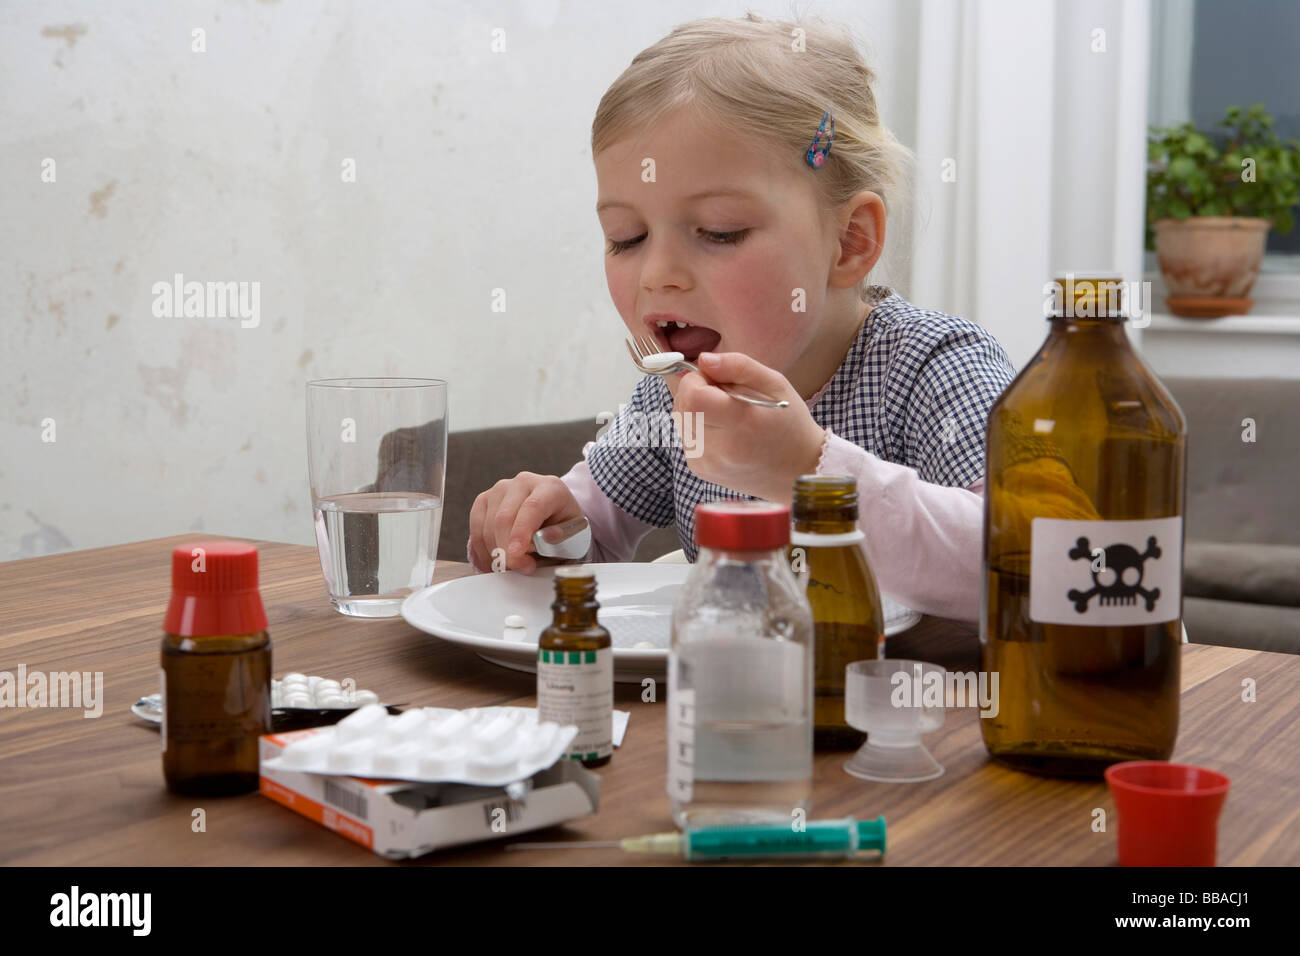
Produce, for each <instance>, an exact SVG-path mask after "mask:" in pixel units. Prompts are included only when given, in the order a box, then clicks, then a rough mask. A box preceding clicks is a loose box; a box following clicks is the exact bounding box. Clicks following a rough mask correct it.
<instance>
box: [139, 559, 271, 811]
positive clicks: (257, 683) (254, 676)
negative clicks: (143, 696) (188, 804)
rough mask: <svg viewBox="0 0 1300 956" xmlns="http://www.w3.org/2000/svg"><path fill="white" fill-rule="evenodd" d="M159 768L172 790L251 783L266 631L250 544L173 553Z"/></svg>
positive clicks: (265, 711)
mask: <svg viewBox="0 0 1300 956" xmlns="http://www.w3.org/2000/svg"><path fill="white" fill-rule="evenodd" d="M163 631H164V632H165V633H164V634H163V639H162V672H161V678H162V697H163V721H162V758H163V777H164V778H165V779H166V781H167V788H168V789H169V790H171V791H172V792H174V793H183V794H191V795H197V796H221V795H224V794H233V793H246V792H248V791H250V790H256V789H257V786H258V738H259V737H261V736H262V735H263V734H269V733H270V732H271V638H270V636H269V635H268V634H267V632H266V610H265V609H264V608H263V607H262V597H261V595H260V594H259V593H258V590H257V548H256V547H254V546H253V545H251V544H243V543H240V542H236V541H208V542H200V543H199V544H193V545H188V544H187V545H181V546H179V547H177V548H176V549H175V550H174V551H173V552H172V595H171V602H170V603H169V604H168V605H167V616H166V618H165V619H164V621H163Z"/></svg>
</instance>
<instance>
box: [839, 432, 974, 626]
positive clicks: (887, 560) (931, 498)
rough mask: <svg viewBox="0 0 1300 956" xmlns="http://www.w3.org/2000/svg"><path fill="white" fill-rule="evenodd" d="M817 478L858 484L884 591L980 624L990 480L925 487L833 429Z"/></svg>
mask: <svg viewBox="0 0 1300 956" xmlns="http://www.w3.org/2000/svg"><path fill="white" fill-rule="evenodd" d="M826 432H827V437H826V444H825V445H824V446H823V449H822V459H821V462H820V464H819V465H818V468H817V473H818V474H822V475H851V476H853V477H854V478H855V479H857V483H858V527H859V528H861V529H862V532H863V534H865V535H866V540H865V541H864V542H863V547H864V548H865V549H866V553H867V561H868V563H870V565H871V570H872V572H873V573H874V574H875V576H876V583H877V584H878V585H879V587H880V590H882V591H885V592H887V593H888V594H889V595H890V596H891V597H893V598H894V599H896V600H898V601H900V602H902V603H903V604H905V605H907V606H908V607H910V608H913V609H914V610H917V611H920V612H922V613H923V614H934V615H938V616H940V617H947V618H953V619H955V620H961V621H975V620H978V619H979V608H980V587H981V567H982V563H981V562H982V558H981V555H982V553H983V550H982V549H983V544H982V542H983V536H984V499H983V497H982V493H983V488H984V479H983V478H982V477H981V478H980V479H979V480H978V481H976V482H975V483H974V484H972V485H970V486H969V487H968V488H950V487H945V486H943V485H935V484H931V483H929V482H927V481H922V480H921V478H920V476H918V475H917V473H916V469H914V468H908V467H907V466H906V465H896V464H894V463H893V462H888V461H883V460H881V459H880V458H877V457H876V456H875V455H873V454H871V453H870V452H868V451H867V450H865V449H864V448H860V447H859V446H857V445H855V444H853V443H852V442H850V441H848V440H846V439H844V438H841V437H840V436H839V435H836V434H835V433H834V432H832V431H831V430H830V429H827V430H826Z"/></svg>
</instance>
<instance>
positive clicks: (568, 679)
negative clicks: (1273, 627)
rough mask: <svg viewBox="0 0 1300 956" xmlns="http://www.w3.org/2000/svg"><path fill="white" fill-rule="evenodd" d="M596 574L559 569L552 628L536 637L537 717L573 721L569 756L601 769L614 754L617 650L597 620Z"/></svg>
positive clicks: (574, 567) (572, 567) (568, 567)
mask: <svg viewBox="0 0 1300 956" xmlns="http://www.w3.org/2000/svg"><path fill="white" fill-rule="evenodd" d="M599 609H600V605H599V604H598V603H597V601H596V576H595V575H594V574H593V573H592V572H591V571H590V570H588V569H586V568H584V567H581V566H577V565H566V566H563V567H560V568H557V569H556V572H555V601H554V603H552V604H551V610H552V612H553V616H552V620H551V626H550V627H548V628H546V629H545V630H544V631H542V633H541V635H540V636H539V637H538V639H537V717H538V720H541V721H554V722H555V723H558V724H561V725H564V724H575V725H576V726H577V727H578V735H577V736H576V737H575V738H574V739H573V742H572V743H570V744H569V748H568V751H567V752H566V754H565V756H566V757H568V758H569V759H572V760H580V761H581V762H582V764H583V766H585V767H602V766H604V765H605V764H607V763H609V760H610V757H611V756H612V754H613V752H614V744H613V732H614V727H613V719H614V650H613V647H612V645H611V644H610V639H609V631H607V630H605V628H603V627H601V626H600V624H599V623H598V622H597V620H596V612H597V611H598V610H599Z"/></svg>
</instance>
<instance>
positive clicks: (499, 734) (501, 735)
mask: <svg viewBox="0 0 1300 956" xmlns="http://www.w3.org/2000/svg"><path fill="white" fill-rule="evenodd" d="M514 736H515V722H514V721H513V720H511V719H510V718H509V717H505V716H501V717H497V718H496V719H495V720H493V721H492V722H491V723H490V724H487V725H486V726H484V727H480V728H478V730H477V732H476V733H475V735H474V742H475V743H476V744H477V745H478V749H479V751H480V752H481V753H483V754H493V753H497V752H499V751H501V750H503V749H504V748H505V746H506V745H507V744H509V743H510V741H511V740H512V739H514Z"/></svg>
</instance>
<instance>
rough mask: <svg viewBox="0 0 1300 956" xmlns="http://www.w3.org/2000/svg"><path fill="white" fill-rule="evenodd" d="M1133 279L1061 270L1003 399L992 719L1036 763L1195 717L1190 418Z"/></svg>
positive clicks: (1074, 771)
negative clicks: (1189, 609) (1187, 683)
mask: <svg viewBox="0 0 1300 956" xmlns="http://www.w3.org/2000/svg"><path fill="white" fill-rule="evenodd" d="M1117 282H1118V280H1111V279H1106V278H1100V277H1098V278H1095V279H1093V280H1087V279H1083V278H1074V279H1072V280H1068V279H1061V280H1057V282H1056V283H1055V286H1056V289H1055V296H1056V300H1055V307H1054V314H1053V316H1052V317H1051V329H1050V332H1049V334H1048V337H1047V341H1046V342H1044V344H1043V346H1042V348H1040V349H1039V351H1038V353H1037V354H1036V355H1035V356H1034V358H1033V359H1032V360H1031V361H1030V362H1029V364H1028V365H1027V366H1026V367H1025V369H1024V370H1023V371H1022V372H1021V373H1020V374H1019V375H1018V376H1017V377H1016V379H1015V380H1014V381H1013V382H1012V383H1011V385H1010V386H1008V387H1007V389H1006V391H1005V392H1003V394H1002V395H1001V396H1000V397H999V398H998V400H997V401H996V402H995V403H994V405H993V407H992V409H991V411H990V413H989V423H988V435H987V447H986V469H987V482H986V493H985V512H984V514H985V523H984V550H985V555H984V559H985V560H984V573H985V578H984V595H983V607H982V613H981V628H980V644H981V651H982V664H983V668H984V670H985V671H986V672H991V673H997V674H998V675H999V685H1000V692H999V697H1000V699H999V706H998V711H997V714H996V716H994V717H991V718H982V719H981V720H980V721H979V724H980V728H981V731H982V732H983V735H984V742H985V745H986V747H987V748H988V751H989V753H990V754H991V755H992V756H993V757H994V758H995V759H996V760H998V761H999V762H1001V763H1004V764H1007V765H1009V766H1012V767H1015V768H1017V769H1021V770H1028V771H1033V772H1039V773H1046V774H1053V775H1066V776H1085V777H1096V776H1100V775H1101V773H1102V771H1103V770H1104V769H1105V768H1106V766H1108V765H1109V764H1111V763H1115V762H1117V761H1121V760H1164V759H1167V758H1168V757H1169V755H1170V754H1171V753H1172V752H1173V748H1174V741H1175V738H1176V737H1177V733H1178V699H1179V660H1180V658H1179V650H1180V649H1179V644H1180V640H1181V633H1182V627H1181V623H1182V595H1181V579H1182V547H1183V534H1182V515H1183V502H1184V473H1185V467H1186V453H1187V441H1186V439H1187V427H1186V423H1185V420H1184V418H1183V415H1182V413H1181V411H1180V410H1179V408H1178V405H1177V403H1175V401H1174V399H1173V397H1172V396H1171V395H1170V394H1169V392H1168V391H1167V390H1166V389H1165V388H1164V386H1163V385H1162V384H1161V383H1160V381H1159V379H1158V378H1156V376H1155V374H1154V373H1153V372H1152V371H1151V370H1150V369H1149V368H1148V367H1147V366H1146V364H1145V363H1144V362H1143V361H1142V359H1141V358H1140V357H1139V356H1138V355H1137V354H1136V353H1135V352H1134V351H1133V349H1132V347H1131V346H1130V344H1129V341H1128V337H1127V335H1126V334H1125V331H1124V315H1123V312H1122V310H1121V309H1120V307H1119V303H1118V301H1117V299H1116V297H1115V296H1114V294H1113V291H1112V292H1110V294H1108V291H1109V290H1113V289H1114V288H1115V286H1114V285H1112V283H1117ZM1049 288H1050V287H1049ZM1157 582H1159V586H1156V585H1157Z"/></svg>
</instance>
